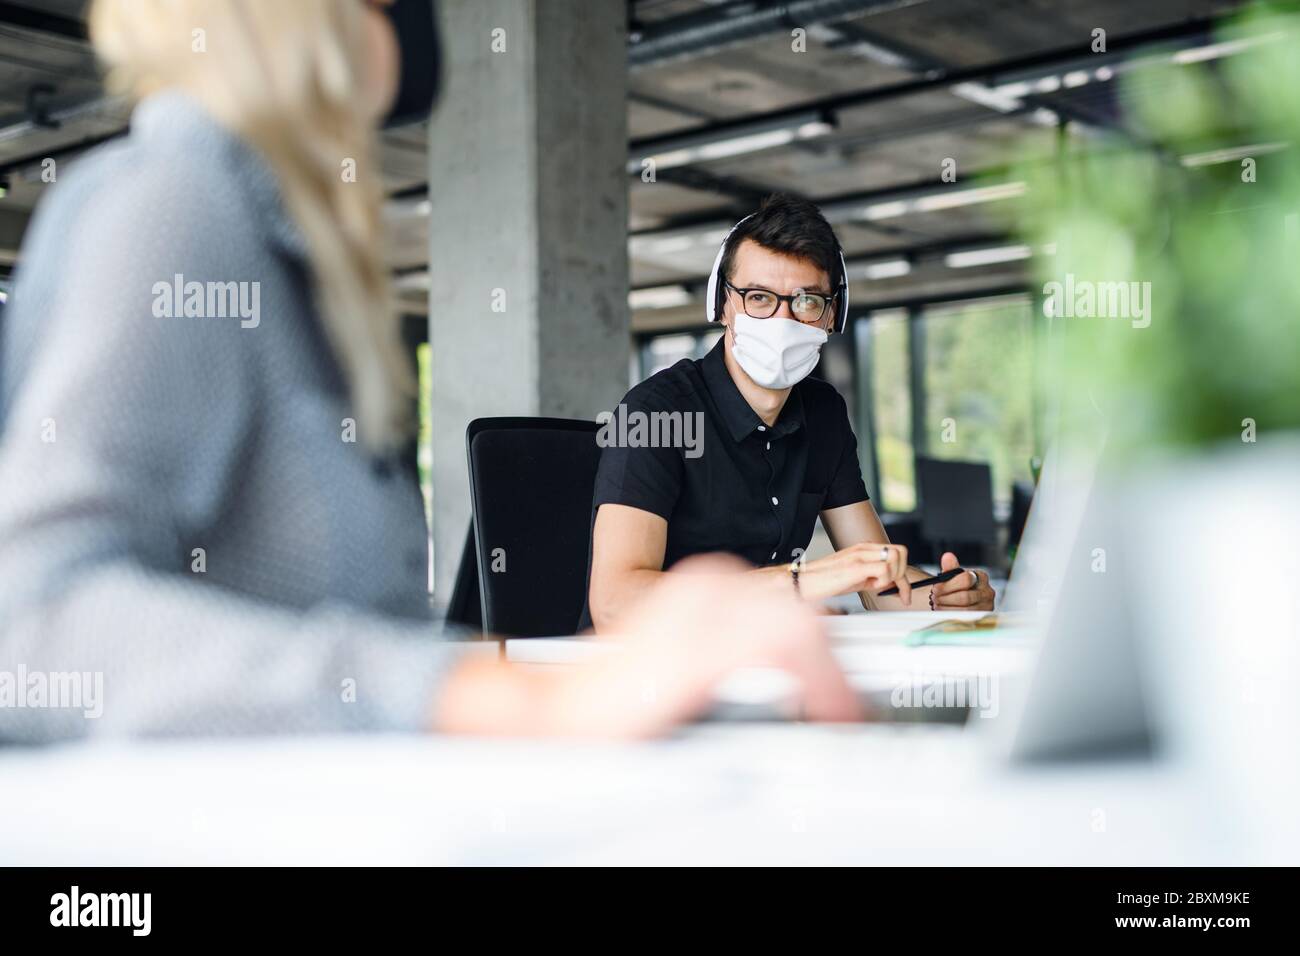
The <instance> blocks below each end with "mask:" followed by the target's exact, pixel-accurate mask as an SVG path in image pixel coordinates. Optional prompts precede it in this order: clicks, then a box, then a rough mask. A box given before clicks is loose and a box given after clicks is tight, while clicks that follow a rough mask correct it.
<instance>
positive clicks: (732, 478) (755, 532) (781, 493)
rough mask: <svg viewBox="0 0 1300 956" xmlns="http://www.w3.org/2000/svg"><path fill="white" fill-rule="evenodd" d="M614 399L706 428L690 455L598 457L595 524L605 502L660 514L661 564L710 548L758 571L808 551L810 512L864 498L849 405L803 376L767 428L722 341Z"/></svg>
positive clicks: (617, 452) (660, 452)
mask: <svg viewBox="0 0 1300 956" xmlns="http://www.w3.org/2000/svg"><path fill="white" fill-rule="evenodd" d="M621 404H622V406H623V409H620V412H621V413H622V414H624V415H627V416H631V415H632V413H641V414H642V415H644V416H646V417H647V418H648V417H649V416H650V415H652V414H653V413H655V412H682V413H687V414H689V413H699V415H700V416H701V417H700V418H697V419H696V421H700V422H702V425H703V431H702V432H701V433H700V434H699V435H698V436H694V435H692V436H691V437H695V438H697V440H699V441H700V444H699V446H698V454H696V452H694V451H692V450H691V449H689V448H683V447H646V445H645V444H640V445H639V446H637V447H631V446H632V442H631V441H629V442H628V443H627V444H626V445H618V446H609V447H605V448H604V450H603V451H602V452H601V457H600V468H599V470H598V471H597V474H596V490H595V495H594V498H593V501H592V524H593V528H594V526H595V516H596V511H597V509H599V508H600V506H601V505H603V504H620V505H628V506H630V507H632V508H640V509H641V510H642V511H649V512H650V513H652V514H657V515H659V516H660V517H661V518H664V519H665V520H666V521H667V522H668V543H667V548H666V550H665V552H664V568H665V569H667V568H669V567H671V566H672V565H673V564H675V563H676V562H678V561H680V560H681V559H682V558H685V557H689V556H690V555H692V554H702V553H707V552H711V551H724V552H728V553H730V554H735V555H738V556H740V557H741V558H744V559H745V560H746V561H748V562H750V563H751V564H754V565H758V566H764V565H770V564H777V563H783V562H787V561H790V560H792V559H793V558H795V557H797V555H798V552H799V551H800V550H804V549H807V547H808V543H809V542H810V541H811V540H812V534H813V527H814V525H815V524H816V521H817V515H818V513H819V512H821V511H824V510H827V509H829V508H839V507H841V506H843V505H851V504H854V503H856V502H859V501H866V500H867V489H866V486H865V485H864V484H863V482H862V469H861V467H860V465H859V464H858V445H857V440H856V439H855V438H854V436H853V429H852V427H851V426H850V424H849V414H848V408H847V407H846V405H845V404H844V399H843V398H841V397H840V394H839V393H838V392H836V391H835V389H834V388H833V387H832V386H831V385H830V384H829V383H827V382H824V381H822V380H821V379H815V378H805V379H804V380H803V381H802V382H799V383H798V384H797V385H795V386H794V387H793V388H791V390H790V397H789V398H788V399H787V400H786V403H785V407H784V408H782V409H781V414H780V416H779V417H778V418H777V421H776V424H775V425H772V426H771V427H769V426H767V425H765V424H763V420H762V419H761V418H759V417H758V415H757V414H756V413H755V412H754V410H753V409H752V408H750V407H749V403H748V402H746V401H745V398H744V396H743V395H741V394H740V390H739V389H738V388H736V383H735V382H733V381H732V380H731V375H730V374H729V373H728V372H727V367H726V364H725V362H724V359H723V342H722V341H721V340H719V341H718V344H717V345H716V346H715V347H714V348H713V350H712V351H711V352H709V354H708V355H706V356H705V357H704V358H702V359H698V360H690V359H683V360H682V361H680V362H678V363H677V364H676V365H674V366H672V367H671V368H667V369H664V370H663V371H662V372H658V373H657V374H655V375H652V376H650V378H648V379H646V380H645V381H644V382H642V383H641V384H639V385H637V386H635V387H634V388H633V389H632V390H631V391H630V392H628V393H627V396H626V397H625V398H624V399H623V401H622V403H621ZM611 434H612V433H611ZM628 434H629V435H632V434H633V432H632V431H631V430H630V429H629V430H628ZM681 434H684V435H688V434H690V433H688V432H681ZM588 584H590V571H588ZM588 623H589V619H588V617H587V612H586V610H585V609H584V611H583V624H584V626H586V625H587V624H588Z"/></svg>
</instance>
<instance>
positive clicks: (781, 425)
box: [700, 339, 804, 442]
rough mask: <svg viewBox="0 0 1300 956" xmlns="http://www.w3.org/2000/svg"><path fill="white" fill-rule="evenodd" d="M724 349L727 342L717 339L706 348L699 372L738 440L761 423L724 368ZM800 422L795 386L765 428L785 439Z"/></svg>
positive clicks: (799, 396) (800, 395)
mask: <svg viewBox="0 0 1300 956" xmlns="http://www.w3.org/2000/svg"><path fill="white" fill-rule="evenodd" d="M724 348H726V343H724V342H723V340H722V339H718V344H717V345H715V346H714V347H713V348H712V349H711V350H710V351H709V354H708V355H706V356H704V358H702V359H700V371H701V373H702V374H703V376H704V385H705V387H706V388H708V390H709V395H710V396H712V398H713V404H714V405H715V406H717V409H718V412H719V413H720V414H721V415H722V420H723V422H724V423H725V424H726V426H727V431H728V432H730V433H731V437H732V439H733V440H734V441H737V442H738V441H741V440H742V439H744V438H746V437H748V436H749V435H751V434H753V433H754V431H755V430H756V429H757V428H758V427H759V426H760V425H762V424H763V420H762V419H761V418H759V417H758V413H757V412H755V411H754V409H752V408H751V407H750V405H749V402H747V401H745V396H744V395H741V394H740V389H738V388H737V387H736V383H735V381H733V380H732V378H731V373H730V372H728V371H727V362H726V358H725V356H724V354H723V349H724ZM803 425H804V408H803V390H802V389H800V388H799V386H798V385H795V386H794V388H792V389H790V395H789V397H788V398H787V399H786V400H785V406H784V407H783V408H782V409H781V414H780V415H779V416H778V417H777V419H776V424H775V425H773V426H772V427H771V428H768V429H767V434H768V435H770V436H771V437H772V438H784V437H785V436H786V435H789V434H791V433H792V432H795V431H798V430H799V429H800V428H802V427H803Z"/></svg>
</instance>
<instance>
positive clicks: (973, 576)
mask: <svg viewBox="0 0 1300 956" xmlns="http://www.w3.org/2000/svg"><path fill="white" fill-rule="evenodd" d="M966 573H967V574H969V575H970V586H971V587H973V588H975V589H976V590H977V591H978V590H979V586H980V576H979V572H978V571H969V570H968V571H967V572H966Z"/></svg>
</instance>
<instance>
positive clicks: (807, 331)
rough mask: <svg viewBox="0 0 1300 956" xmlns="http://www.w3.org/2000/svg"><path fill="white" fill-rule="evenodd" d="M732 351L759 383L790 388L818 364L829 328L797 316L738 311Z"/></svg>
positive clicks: (733, 326)
mask: <svg viewBox="0 0 1300 956" xmlns="http://www.w3.org/2000/svg"><path fill="white" fill-rule="evenodd" d="M731 333H732V340H731V343H732V349H731V354H733V355H734V356H736V361H737V362H739V363H740V367H741V368H743V369H744V370H745V374H746V375H748V376H749V377H750V378H752V379H753V380H754V382H755V384H757V385H761V386H763V387H764V388H789V387H790V386H791V385H793V384H795V382H798V381H801V380H803V379H804V378H805V377H806V376H807V375H808V373H809V372H811V371H812V370H813V367H814V366H815V365H816V364H817V356H818V355H819V354H820V353H821V347H822V346H823V345H824V344H826V338H827V335H826V330H825V329H819V328H816V327H814V326H811V325H806V324H804V323H803V322H799V321H796V320H795V319H779V318H776V317H775V316H773V317H772V318H770V319H756V318H754V317H753V316H752V315H748V314H747V313H744V312H737V313H736V315H735V317H734V318H733V319H732V326H731Z"/></svg>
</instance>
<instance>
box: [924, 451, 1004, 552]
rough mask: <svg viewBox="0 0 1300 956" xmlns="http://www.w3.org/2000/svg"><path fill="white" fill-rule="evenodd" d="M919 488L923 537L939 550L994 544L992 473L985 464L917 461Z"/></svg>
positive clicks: (931, 460) (995, 535) (929, 460)
mask: <svg viewBox="0 0 1300 956" xmlns="http://www.w3.org/2000/svg"><path fill="white" fill-rule="evenodd" d="M916 488H917V491H918V492H919V495H920V499H921V502H920V504H921V534H922V536H923V537H925V538H926V539H927V540H928V541H930V542H931V543H934V544H938V545H940V546H942V545H944V544H948V545H956V544H957V543H959V542H962V543H980V544H991V543H992V542H993V541H994V540H995V539H996V538H997V525H996V524H995V523H994V520H993V472H992V470H991V469H990V468H989V466H988V465H986V464H984V463H983V462H974V461H949V460H946V459H940V458H924V457H921V456H917V459H916Z"/></svg>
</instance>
